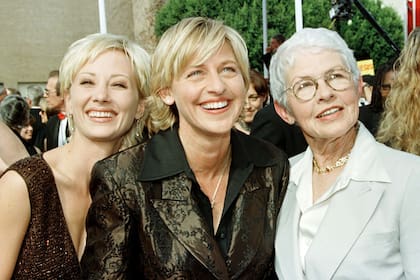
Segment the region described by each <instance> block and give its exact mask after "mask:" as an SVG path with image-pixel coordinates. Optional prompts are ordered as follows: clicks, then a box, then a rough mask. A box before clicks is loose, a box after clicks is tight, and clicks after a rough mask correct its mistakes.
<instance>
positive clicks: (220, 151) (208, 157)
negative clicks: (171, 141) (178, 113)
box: [179, 131, 230, 174]
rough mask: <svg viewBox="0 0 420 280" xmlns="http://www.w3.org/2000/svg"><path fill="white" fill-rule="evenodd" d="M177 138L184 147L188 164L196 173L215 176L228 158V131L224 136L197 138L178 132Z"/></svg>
mask: <svg viewBox="0 0 420 280" xmlns="http://www.w3.org/2000/svg"><path fill="white" fill-rule="evenodd" d="M179 138H180V140H181V143H182V146H183V147H184V150H185V154H186V157H187V161H188V164H189V165H190V167H191V169H192V170H193V171H194V173H196V172H204V173H207V174H212V173H213V174H216V173H218V172H219V171H220V166H221V165H223V163H224V162H225V159H226V158H227V157H228V154H229V153H228V151H229V149H230V131H229V133H227V134H225V135H224V136H220V135H219V136H217V137H197V136H196V135H194V136H192V135H185V134H183V133H182V131H179Z"/></svg>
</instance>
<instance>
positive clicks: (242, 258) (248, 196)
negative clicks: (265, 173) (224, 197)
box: [223, 165, 275, 278]
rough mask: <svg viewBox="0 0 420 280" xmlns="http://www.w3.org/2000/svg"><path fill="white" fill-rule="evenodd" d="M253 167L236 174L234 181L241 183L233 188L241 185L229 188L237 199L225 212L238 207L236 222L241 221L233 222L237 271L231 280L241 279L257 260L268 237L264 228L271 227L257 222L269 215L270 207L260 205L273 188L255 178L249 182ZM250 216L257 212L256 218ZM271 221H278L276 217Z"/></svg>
mask: <svg viewBox="0 0 420 280" xmlns="http://www.w3.org/2000/svg"><path fill="white" fill-rule="evenodd" d="M252 168H253V167H252V166H251V165H248V166H246V167H244V168H241V169H238V170H237V171H236V174H232V179H231V180H232V181H236V182H237V183H235V184H233V185H235V186H238V188H237V189H228V192H234V193H233V194H231V195H228V197H230V198H231V199H236V200H235V202H234V203H235V204H234V205H230V204H231V203H233V201H226V203H225V206H224V207H225V209H224V210H223V212H226V211H227V209H228V208H229V207H234V208H235V210H234V211H233V217H232V221H238V222H233V228H232V232H233V234H232V242H231V244H230V248H229V250H228V255H229V261H230V268H231V271H234V272H235V274H234V275H231V278H238V277H239V276H240V275H241V274H242V273H243V271H244V269H246V268H248V267H249V265H250V263H251V262H252V261H253V260H254V257H255V254H256V252H257V250H259V248H260V243H261V241H262V240H263V239H264V238H265V236H264V228H265V227H266V226H268V225H265V222H266V220H265V219H258V218H257V219H256V217H259V216H261V215H264V216H265V215H266V213H267V212H266V207H267V205H266V204H264V205H262V204H260V203H259V202H260V201H265V200H264V199H259V197H260V196H266V195H267V192H266V191H269V188H268V187H266V186H263V185H261V183H259V182H258V181H256V180H255V179H253V178H249V179H245V178H248V177H249V174H250V173H251V171H252ZM254 176H255V174H254ZM240 178H242V179H241V180H242V181H240ZM238 193H239V194H238ZM249 200H252V201H251V202H250V201H249ZM261 211H263V213H261ZM246 213H253V215H250V214H246ZM269 220H271V221H275V217H272V219H269ZM250 225H252V227H250ZM273 226H274V225H273ZM266 238H270V237H266Z"/></svg>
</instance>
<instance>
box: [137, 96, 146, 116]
mask: <svg viewBox="0 0 420 280" xmlns="http://www.w3.org/2000/svg"><path fill="white" fill-rule="evenodd" d="M145 103H146V100H144V99H143V100H140V101H139V104H138V105H137V111H136V116H135V118H136V120H138V119H140V118H141V117H142V116H143V114H144V108H145V106H146V105H145Z"/></svg>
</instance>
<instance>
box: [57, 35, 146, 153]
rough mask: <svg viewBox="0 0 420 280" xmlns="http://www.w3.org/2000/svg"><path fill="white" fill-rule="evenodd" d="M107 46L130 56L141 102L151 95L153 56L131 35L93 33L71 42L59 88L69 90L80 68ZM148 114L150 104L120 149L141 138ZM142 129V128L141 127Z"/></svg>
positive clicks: (60, 71)
mask: <svg viewBox="0 0 420 280" xmlns="http://www.w3.org/2000/svg"><path fill="white" fill-rule="evenodd" d="M108 50H117V51H122V52H123V53H125V54H126V56H127V57H128V58H129V59H130V61H131V65H132V68H133V72H134V76H135V80H136V86H137V93H138V95H139V102H145V100H146V98H147V97H148V96H149V95H150V85H149V80H150V56H149V54H148V53H147V52H146V51H145V50H144V49H143V48H142V47H140V46H139V45H138V44H136V43H134V42H133V41H131V40H129V39H128V38H126V37H124V36H120V35H114V34H109V33H108V34H102V33H95V34H90V35H88V36H86V37H84V38H82V39H80V40H78V41H76V42H74V43H73V44H71V45H70V47H69V48H68V50H67V52H66V54H65V55H64V58H63V60H62V62H61V65H60V70H59V73H60V74H59V83H60V92H62V93H66V94H68V93H69V90H70V87H71V84H72V81H73V80H74V78H75V76H76V74H77V73H78V72H79V71H80V69H81V68H82V67H83V66H84V65H85V64H86V63H88V62H90V61H93V60H95V59H96V58H97V57H98V56H99V55H100V54H102V53H104V52H105V51H108ZM147 116H148V110H147V107H146V108H145V112H144V114H143V116H142V118H141V119H139V120H137V121H134V120H133V125H132V127H131V129H130V130H129V131H128V132H127V134H126V135H125V136H124V139H123V142H122V146H121V149H123V148H126V147H129V146H132V145H134V144H137V143H139V142H140V141H142V130H143V128H144V126H145V122H146V118H147ZM139 130H140V131H139Z"/></svg>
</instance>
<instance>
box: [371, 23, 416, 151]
mask: <svg viewBox="0 0 420 280" xmlns="http://www.w3.org/2000/svg"><path fill="white" fill-rule="evenodd" d="M396 65H398V71H397V72H396V78H395V80H394V83H393V85H392V89H391V92H390V94H389V96H388V98H387V99H386V101H385V110H384V113H383V114H382V119H381V122H380V125H379V128H378V132H377V136H376V138H377V140H378V141H379V142H382V143H384V144H387V145H389V146H390V147H392V148H395V149H398V150H402V151H406V152H409V153H413V154H416V155H420V125H419V120H420V28H415V29H414V30H413V31H412V32H411V33H410V35H409V36H408V39H407V42H406V44H405V46H404V48H403V50H402V51H401V54H400V56H399V57H398V59H397V61H396Z"/></svg>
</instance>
